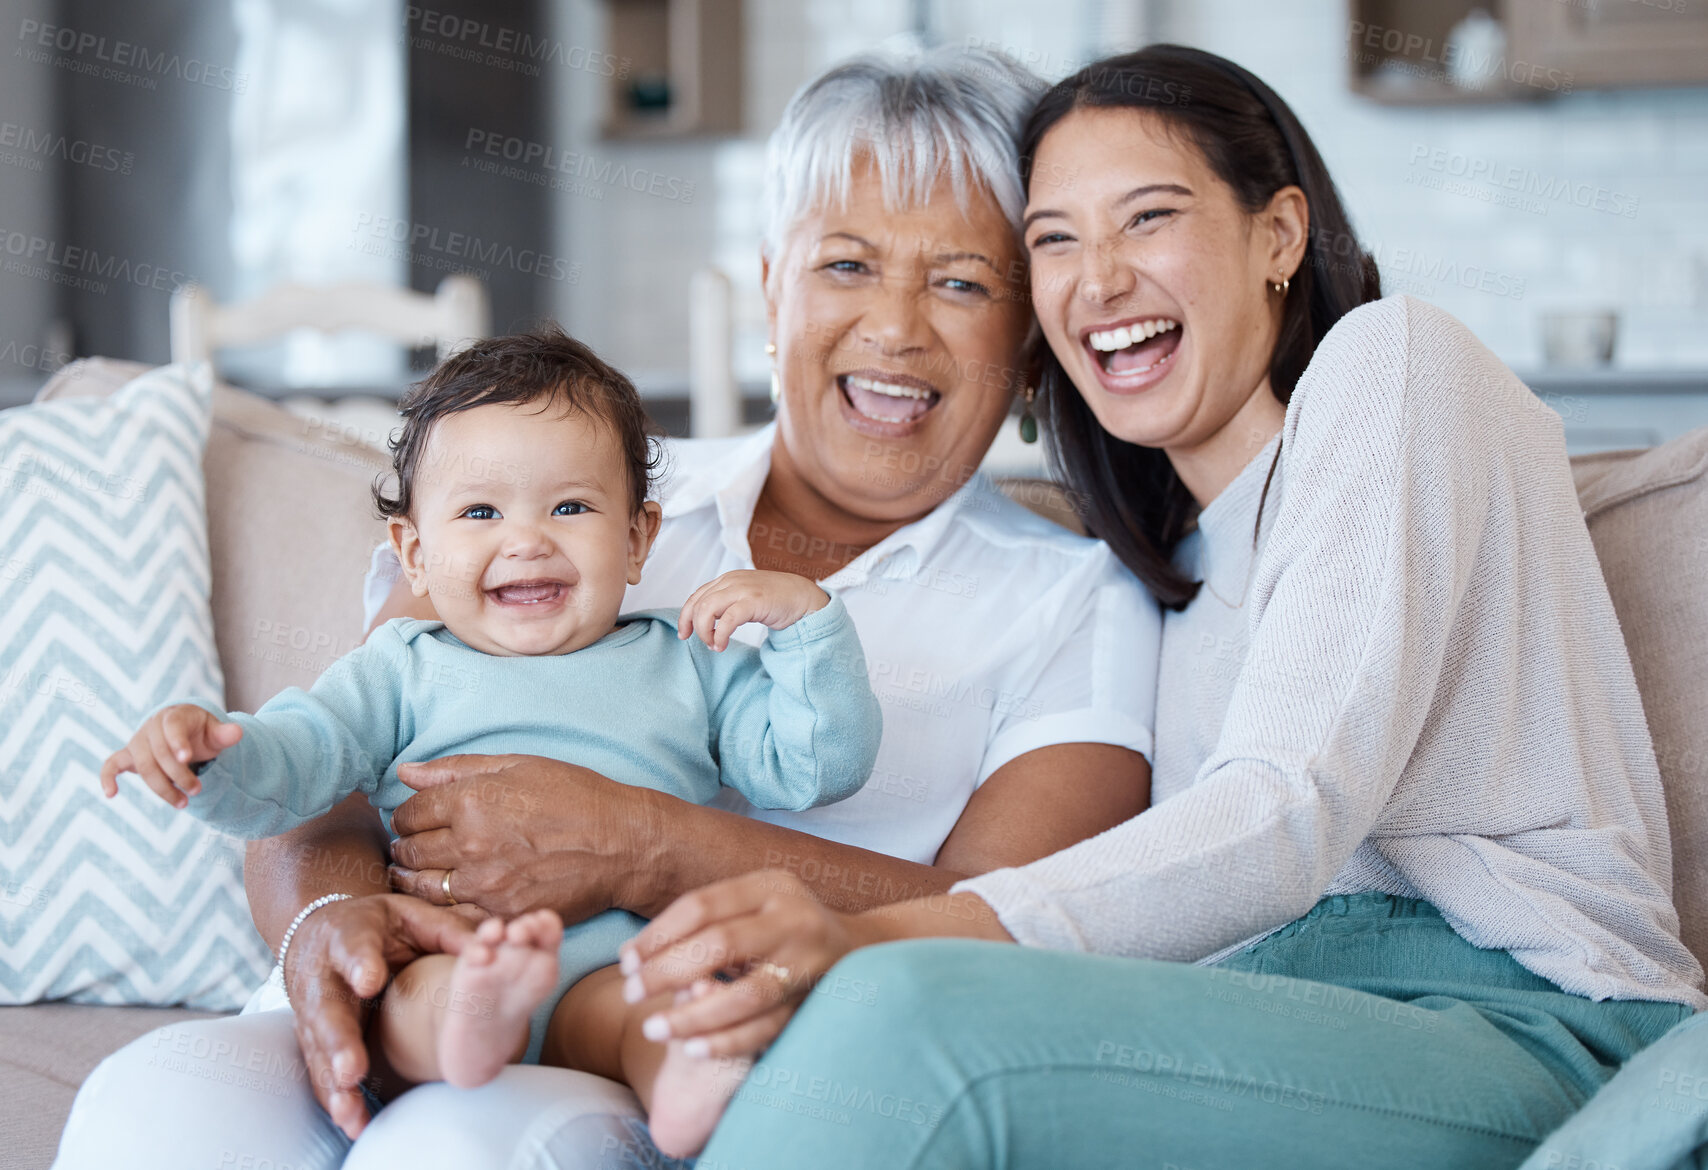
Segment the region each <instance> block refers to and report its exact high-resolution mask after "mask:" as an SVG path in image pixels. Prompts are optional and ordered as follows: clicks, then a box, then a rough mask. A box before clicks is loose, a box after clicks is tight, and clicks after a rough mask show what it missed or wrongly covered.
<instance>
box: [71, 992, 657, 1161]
mask: <svg viewBox="0 0 1708 1170" xmlns="http://www.w3.org/2000/svg"><path fill="white" fill-rule="evenodd" d="M276 975H277V972H275V977H276ZM669 1165H674V1163H671V1162H669V1161H668V1160H667V1159H665V1158H664V1157H663V1156H662V1155H661V1154H659V1153H658V1151H657V1150H655V1149H654V1148H653V1146H652V1142H651V1140H650V1139H649V1138H648V1137H647V1130H646V1118H645V1116H644V1115H643V1114H642V1112H641V1108H640V1103H639V1102H638V1101H637V1100H636V1099H635V1095H634V1094H633V1093H631V1092H630V1091H629V1090H628V1089H626V1088H624V1087H623V1086H621V1085H619V1084H616V1083H615V1082H613V1081H608V1080H606V1079H605V1078H603V1077H597V1076H594V1075H592V1074H591V1073H582V1072H571V1071H570V1070H568V1069H561V1068H542V1067H539V1066H537V1065H512V1066H511V1067H509V1068H506V1069H505V1070H504V1072H503V1073H501V1074H500V1075H499V1077H498V1079H497V1080H495V1081H493V1082H491V1083H490V1084H487V1085H483V1086H482V1087H480V1088H478V1089H454V1088H452V1087H451V1086H449V1085H445V1084H433V1085H422V1086H421V1087H420V1088H417V1089H412V1090H411V1091H409V1092H408V1093H405V1094H404V1095H403V1096H402V1097H399V1098H398V1099H397V1100H396V1101H394V1102H392V1103H391V1104H390V1105H388V1106H386V1107H385V1109H384V1110H382V1111H381V1112H380V1113H379V1114H378V1115H377V1116H375V1117H374V1119H373V1120H372V1121H371V1122H369V1124H368V1128H367V1130H366V1131H365V1132H363V1134H362V1137H361V1139H360V1140H359V1141H357V1142H356V1143H355V1144H354V1145H352V1144H351V1143H350V1141H349V1139H348V1138H346V1137H345V1136H344V1135H343V1134H342V1133H341V1132H339V1130H338V1129H337V1128H336V1127H335V1126H333V1124H332V1121H331V1119H330V1118H328V1117H327V1115H326V1113H325V1111H324V1110H322V1109H321V1108H320V1104H319V1103H318V1102H317V1101H316V1100H315V1099H314V1094H313V1093H312V1092H311V1091H310V1088H309V1082H308V1071H307V1068H306V1067H305V1066H304V1064H303V1061H302V1054H301V1052H300V1051H299V1050H298V1048H297V1040H296V1032H295V1031H294V1028H293V1017H292V1015H291V1011H290V1008H289V1007H288V1006H286V1005H285V1003H284V991H283V988H282V987H280V986H279V985H278V984H277V983H275V982H272V981H269V983H268V984H267V985H265V986H263V987H262V988H261V990H259V991H257V992H256V993H255V995H254V996H253V997H252V998H251V999H250V1001H249V1003H248V1005H247V1006H245V1007H244V1009H243V1014H241V1015H237V1016H226V1017H223V1018H221V1019H216V1020H196V1021H191V1022H189V1023H183V1024H173V1025H169V1026H167V1027H164V1028H160V1029H158V1030H156V1031H154V1032H151V1033H149V1034H148V1035H146V1036H142V1037H140V1038H139V1039H137V1040H134V1041H132V1042H131V1043H130V1044H128V1045H126V1046H125V1047H124V1048H121V1049H119V1050H118V1051H117V1052H115V1053H113V1054H112V1055H111V1056H109V1057H107V1059H106V1060H104V1061H102V1062H101V1063H100V1065H99V1066H97V1067H96V1069H95V1071H94V1072H92V1073H90V1074H89V1079H88V1080H87V1081H85V1082H84V1083H83V1087H82V1088H81V1089H80V1090H78V1093H77V1100H76V1102H75V1103H74V1104H73V1105H72V1107H71V1117H70V1119H69V1120H68V1121H67V1122H66V1124H65V1133H64V1135H63V1136H62V1137H61V1138H60V1143H59V1157H58V1158H57V1159H56V1160H55V1162H54V1170H113V1167H121V1166H122V1167H126V1168H128V1170H183V1168H184V1167H195V1168H196V1170H337V1168H338V1167H343V1168H344V1170H382V1168H383V1170H396V1168H398V1167H409V1168H410V1170H618V1168H623V1170H635V1168H642V1167H644V1168H646V1170H654V1168H656V1167H663V1166H669Z"/></svg>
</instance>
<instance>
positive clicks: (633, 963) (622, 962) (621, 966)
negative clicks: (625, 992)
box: [617, 947, 641, 975]
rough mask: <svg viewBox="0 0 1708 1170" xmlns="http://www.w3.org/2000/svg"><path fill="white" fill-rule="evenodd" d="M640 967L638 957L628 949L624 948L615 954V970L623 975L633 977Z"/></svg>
mask: <svg viewBox="0 0 1708 1170" xmlns="http://www.w3.org/2000/svg"><path fill="white" fill-rule="evenodd" d="M640 965H641V961H640V955H638V954H637V953H635V952H634V951H633V950H630V949H629V948H628V947H624V948H623V949H622V950H621V951H618V952H617V970H619V971H621V972H622V973H623V974H624V975H633V974H634V973H635V972H636V971H639V970H640Z"/></svg>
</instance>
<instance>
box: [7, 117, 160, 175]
mask: <svg viewBox="0 0 1708 1170" xmlns="http://www.w3.org/2000/svg"><path fill="white" fill-rule="evenodd" d="M0 146H6V147H16V148H17V149H18V150H20V151H22V152H23V154H24V156H25V158H24V159H15V158H14V156H11V155H10V154H9V153H0V162H10V161H19V162H25V161H26V160H27V163H28V164H33V165H31V166H30V169H31V170H38V171H39V170H41V160H42V159H52V160H57V161H59V162H68V163H74V164H76V165H77V166H80V167H93V168H94V169H95V170H97V171H117V172H118V173H119V174H121V175H128V174H130V172H131V166H132V165H133V164H134V163H135V161H136V156H135V155H133V154H131V153H130V152H129V151H128V150H127V151H123V152H121V151H118V150H115V149H114V148H112V147H110V146H100V145H98V144H96V143H93V142H85V141H84V140H83V139H81V138H67V137H66V136H65V135H63V134H55V133H53V132H52V131H51V130H34V129H31V128H30V127H28V126H20V125H18V124H17V123H16V122H0Z"/></svg>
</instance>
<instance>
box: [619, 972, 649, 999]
mask: <svg viewBox="0 0 1708 1170" xmlns="http://www.w3.org/2000/svg"><path fill="white" fill-rule="evenodd" d="M645 998H646V984H644V983H642V982H641V977H640V976H639V975H630V976H629V977H628V978H627V979H625V980H623V1002H624V1003H639V1002H640V1001H641V1000H643V999H645Z"/></svg>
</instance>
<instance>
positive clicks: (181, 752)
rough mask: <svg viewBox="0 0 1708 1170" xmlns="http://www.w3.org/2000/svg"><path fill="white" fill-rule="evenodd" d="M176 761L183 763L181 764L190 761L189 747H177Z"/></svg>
mask: <svg viewBox="0 0 1708 1170" xmlns="http://www.w3.org/2000/svg"><path fill="white" fill-rule="evenodd" d="M178 762H179V763H183V764H187V763H189V762H190V749H189V748H179V749H178Z"/></svg>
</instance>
